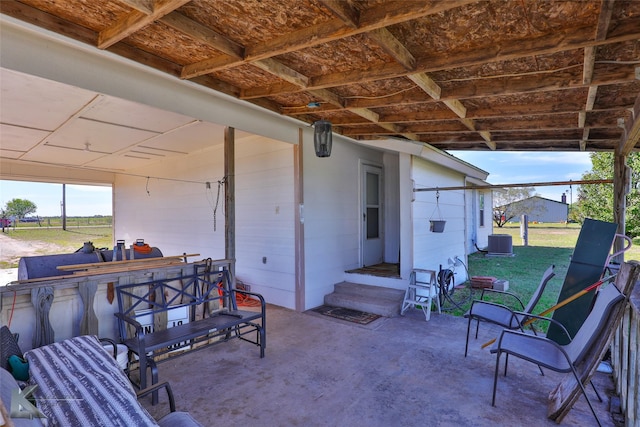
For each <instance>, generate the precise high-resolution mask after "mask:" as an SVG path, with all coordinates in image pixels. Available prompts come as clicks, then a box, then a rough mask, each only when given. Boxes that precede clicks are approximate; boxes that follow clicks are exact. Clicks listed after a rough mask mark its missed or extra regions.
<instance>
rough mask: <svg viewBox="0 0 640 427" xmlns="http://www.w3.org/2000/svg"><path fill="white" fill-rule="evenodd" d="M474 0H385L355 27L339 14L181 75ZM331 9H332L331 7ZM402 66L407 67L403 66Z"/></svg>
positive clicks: (279, 52) (191, 67) (365, 13)
mask: <svg viewBox="0 0 640 427" xmlns="http://www.w3.org/2000/svg"><path fill="white" fill-rule="evenodd" d="M476 2H477V0H447V1H440V2H435V3H433V2H428V3H423V2H405V1H390V2H385V3H383V4H380V5H378V6H376V7H374V8H372V9H369V10H366V11H363V12H362V13H361V16H360V25H359V26H358V27H357V28H350V27H345V21H344V20H343V19H342V18H335V19H331V20H329V21H325V22H321V23H319V24H316V25H312V26H310V27H306V28H302V29H300V30H297V31H293V32H290V33H287V34H285V35H283V36H281V37H278V38H276V39H274V40H269V41H266V42H264V43H261V44H258V45H255V46H246V47H245V59H244V61H227V62H225V63H224V64H219V63H216V62H215V61H211V60H204V61H200V62H196V63H193V64H189V65H186V66H185V67H184V69H183V71H182V78H185V79H189V78H192V77H195V76H198V75H202V74H208V73H211V72H214V71H216V70H217V69H216V67H220V66H222V67H224V68H229V67H234V66H238V65H242V64H243V63H244V62H246V61H256V60H259V59H265V58H271V57H274V56H278V55H283V54H285V53H290V52H295V51H298V50H302V49H307V48H310V47H314V46H318V45H321V44H324V43H329V42H331V41H334V40H339V39H343V38H347V37H351V36H354V35H356V34H360V33H365V32H368V31H372V30H375V29H378V28H384V27H387V26H389V25H393V24H399V23H401V22H406V21H410V20H413V19H418V18H422V17H424V16H427V15H431V14H436V13H440V12H443V11H446V10H450V9H455V8H458V7H461V6H464V5H467V4H470V3H476ZM330 10H331V11H332V12H333V13H335V11H334V10H333V9H330ZM401 68H402V69H404V70H406V69H405V68H404V67H401Z"/></svg>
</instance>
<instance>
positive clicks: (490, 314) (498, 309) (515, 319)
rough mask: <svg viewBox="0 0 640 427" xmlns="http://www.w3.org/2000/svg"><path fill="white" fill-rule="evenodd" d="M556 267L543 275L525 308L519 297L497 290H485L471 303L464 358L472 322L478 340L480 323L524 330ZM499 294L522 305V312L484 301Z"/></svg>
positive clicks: (467, 316) (548, 269)
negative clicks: (486, 296)
mask: <svg viewBox="0 0 640 427" xmlns="http://www.w3.org/2000/svg"><path fill="white" fill-rule="evenodd" d="M554 267H555V266H553V265H552V266H550V267H549V268H547V270H546V271H545V272H544V274H543V275H542V279H540V284H539V285H538V288H537V289H536V290H535V292H534V293H533V295H531V298H530V299H529V303H528V304H527V306H526V307H525V306H524V304H523V303H522V300H520V298H518V296H517V295H515V294H513V293H511V292H505V291H498V290H495V289H483V290H482V294H481V296H480V299H479V300H475V301H473V302H472V303H471V307H470V308H469V311H467V312H466V313H465V315H464V317H466V318H467V319H469V321H468V323H467V341H466V344H465V347H464V357H467V351H468V350H469V330H470V329H471V321H472V320H476V322H477V323H476V339H478V329H479V327H480V321H483V322H489V323H494V324H496V325H499V326H502V327H503V328H507V329H520V330H521V331H522V330H523V327H522V325H523V324H524V323H525V322H526V321H527V319H528V317H529V316H528V315H529V314H531V313H532V312H533V309H534V308H535V306H536V304H538V301H539V300H540V297H541V296H542V292H543V291H544V289H545V287H546V286H547V283H548V282H549V280H551V278H553V276H555V273H554V272H553V269H554ZM489 292H490V293H497V294H502V295H506V296H509V297H512V298H514V299H515V301H516V302H517V303H518V304H520V307H521V310H513V309H511V308H509V307H507V306H506V305H503V304H497V303H495V302H491V301H484V300H483V298H484V295H485V293H489ZM531 330H532V331H533V332H534V333H535V330H534V329H533V326H531Z"/></svg>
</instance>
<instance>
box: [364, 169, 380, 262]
mask: <svg viewBox="0 0 640 427" xmlns="http://www.w3.org/2000/svg"><path fill="white" fill-rule="evenodd" d="M361 182H362V212H361V216H362V233H361V235H362V265H363V266H367V265H375V264H380V263H381V262H382V259H383V258H382V247H383V236H382V230H383V228H382V169H381V168H379V167H375V166H370V165H363V168H362V177H361Z"/></svg>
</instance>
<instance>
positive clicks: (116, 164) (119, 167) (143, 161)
mask: <svg viewBox="0 0 640 427" xmlns="http://www.w3.org/2000/svg"><path fill="white" fill-rule="evenodd" d="M157 160H158V159H149V157H148V156H144V155H135V154H118V155H112V156H107V157H102V158H100V159H97V160H94V161H92V162H89V163H87V164H86V165H85V166H86V167H89V168H96V169H107V170H110V171H126V170H131V169H137V168H142V167H144V166H146V165H148V164H149V163H150V162H151V161H157Z"/></svg>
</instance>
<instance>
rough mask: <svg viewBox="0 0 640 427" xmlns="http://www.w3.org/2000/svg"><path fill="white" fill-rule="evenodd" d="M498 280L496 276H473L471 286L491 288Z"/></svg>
mask: <svg viewBox="0 0 640 427" xmlns="http://www.w3.org/2000/svg"><path fill="white" fill-rule="evenodd" d="M496 280H498V279H497V278H496V277H491V276H472V277H471V287H472V288H491V287H493V282H495V281H496Z"/></svg>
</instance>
